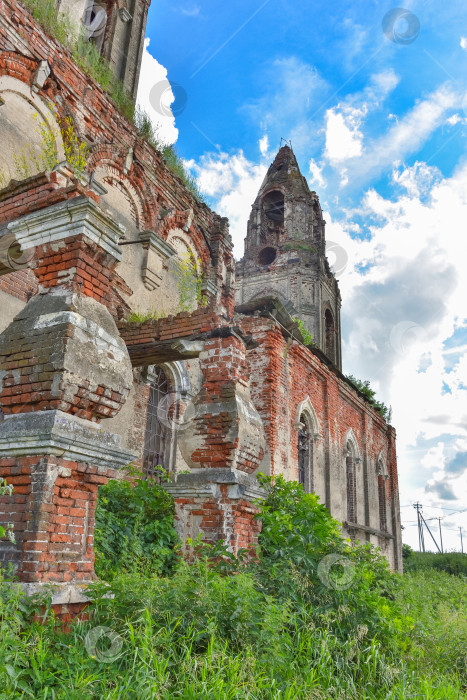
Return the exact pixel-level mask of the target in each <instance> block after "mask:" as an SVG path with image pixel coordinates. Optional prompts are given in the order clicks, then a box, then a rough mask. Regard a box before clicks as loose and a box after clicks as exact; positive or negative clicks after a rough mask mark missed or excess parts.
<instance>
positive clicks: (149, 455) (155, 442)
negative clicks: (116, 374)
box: [143, 367, 173, 477]
mask: <svg viewBox="0 0 467 700" xmlns="http://www.w3.org/2000/svg"><path fill="white" fill-rule="evenodd" d="M171 393H172V392H171V388H170V384H169V381H168V379H167V377H166V375H165V373H164V371H163V370H162V369H161V368H160V367H155V372H154V379H153V381H152V382H151V385H150V392H149V401H148V412H147V418H146V434H145V439H144V453H143V471H144V473H145V474H146V476H148V477H150V476H154V475H155V474H157V467H159V466H160V467H163V468H164V469H165V470H166V471H170V469H171V468H172V463H171V462H172V454H173V450H172V444H173V429H172V426H171V422H170V421H169V420H168V419H167V417H168V416H167V410H166V409H167V404H168V403H169V400H168V397H169V395H170V394H171Z"/></svg>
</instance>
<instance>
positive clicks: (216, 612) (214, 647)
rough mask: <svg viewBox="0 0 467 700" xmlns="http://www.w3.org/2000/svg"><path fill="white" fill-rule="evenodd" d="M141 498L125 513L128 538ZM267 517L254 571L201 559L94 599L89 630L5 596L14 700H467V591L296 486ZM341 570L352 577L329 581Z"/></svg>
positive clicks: (283, 488)
mask: <svg viewBox="0 0 467 700" xmlns="http://www.w3.org/2000/svg"><path fill="white" fill-rule="evenodd" d="M263 484H264V485H266V487H268V482H267V480H263ZM112 488H113V487H112ZM103 494H105V495H104V497H105V498H108V489H103V490H101V498H102V496H103ZM129 496H130V495H129V493H126V494H125V499H124V501H125V502H124V507H122V505H121V499H120V496H119V497H118V498H117V500H114V501H113V503H112V505H111V508H112V510H113V512H114V513H115V515H116V516H117V517H118V518H120V524H119V526H118V527H120V528H122V529H125V522H126V521H125V512H126V513H132V508H131V498H130V497H129ZM136 497H137V498H140V494H136ZM166 505H167V504H163V508H162V510H164V509H165V508H166ZM260 517H261V520H262V521H263V531H262V534H261V538H260V546H259V550H258V553H257V559H256V561H253V562H252V561H250V562H249V563H248V561H247V560H246V559H245V558H244V557H243V558H242V557H240V559H238V560H236V559H235V558H233V557H232V556H231V555H229V553H228V552H226V551H225V549H223V547H222V546H221V545H218V546H217V547H216V548H214V549H212V548H209V547H207V546H205V545H204V546H203V545H201V544H200V543H194V545H193V552H196V553H197V558H195V559H194V560H192V563H191V564H190V563H188V562H187V561H183V560H182V559H181V558H178V566H176V567H175V568H174V569H173V571H172V574H171V575H169V576H166V575H164V576H155V575H153V576H142V575H141V574H138V573H134V572H133V573H131V574H126V575H117V576H113V574H112V580H111V583H110V584H103V583H98V584H95V585H93V587H92V597H93V601H94V602H93V604H92V605H91V606H90V607H89V619H88V620H86V621H81V622H75V623H74V624H73V625H72V626H71V627H70V629H69V630H68V631H66V632H64V631H63V630H61V629H60V627H59V626H57V625H55V624H54V621H53V618H52V617H51V615H50V614H47V612H46V613H45V614H44V613H43V612H42V624H40V623H39V622H38V621H35V622H34V621H32V618H31V613H33V612H34V605H36V612H37V611H39V610H40V608H39V607H38V605H39V603H38V602H37V603H34V602H31V601H27V600H26V599H25V598H24V595H23V594H22V593H21V591H20V590H19V589H18V588H15V587H14V586H13V587H12V586H11V585H8V584H6V583H3V585H0V699H2V698H16V697H18V698H19V697H23V698H27V697H29V698H43V699H45V698H55V699H57V700H61V699H63V700H65V699H66V700H81V699H82V698H96V699H97V698H107V699H110V700H117V698H118V699H120V698H129V699H130V700H131V699H134V700H152V699H153V698H158V700H159V699H161V700H169V699H172V698H187V699H192V700H212V698H215V699H216V700H223V699H225V700H231V699H234V698H245V699H247V698H248V699H249V700H271V699H272V700H284V699H286V700H295V699H296V698H303V700H308V699H311V698H313V699H322V700H329V699H339V700H370V699H374V700H406V699H407V698H416V697H420V698H429V699H430V700H443V699H446V700H449V699H452V700H454V699H456V700H465V698H466V697H467V694H466V691H467V659H466V649H467V636H466V635H467V592H466V585H465V584H466V579H465V577H461V576H459V577H456V576H450V575H449V574H447V573H445V572H438V571H418V572H415V573H413V574H408V575H405V576H404V577H400V576H396V575H393V574H390V573H389V571H388V569H387V564H386V562H385V560H383V559H382V558H381V557H380V556H379V555H378V554H377V553H376V552H374V551H371V549H369V548H368V547H365V546H357V547H351V546H350V544H349V543H348V542H344V541H343V540H342V539H341V537H340V533H339V525H338V523H337V522H336V521H335V520H333V519H332V518H331V516H330V515H329V513H328V512H327V511H326V509H325V508H324V507H323V506H321V505H320V504H319V501H318V499H317V497H316V496H314V495H306V494H304V493H303V490H302V488H301V486H299V485H298V484H296V483H293V482H292V483H290V482H289V483H287V482H284V481H283V480H281V479H278V480H277V482H276V484H275V485H274V487H272V488H270V490H269V495H268V497H267V498H266V500H265V501H264V502H263V504H262V506H261V514H260ZM130 519H133V515H132V516H131V518H130ZM99 527H100V533H101V534H100V536H104V539H105V537H107V535H105V528H106V527H107V525H104V527H103V526H102V524H101V525H100V526H99ZM98 529H99V528H98ZM110 529H112V528H110ZM112 537H113V536H111V537H110V539H108V542H112V541H113V539H112ZM115 551H116V552H117V551H118V548H117V547H116V548H115ZM329 555H338V556H339V557H340V560H341V561H344V564H345V565H344V567H343V569H341V567H340V565H339V564H338V563H336V565H335V567H334V568H333V567H331V568H330V569H326V568H325V569H324V570H323V567H322V566H321V568H320V563H321V562H322V561H323V560H324V558H325V557H328V556H329ZM349 566H350V568H349ZM349 572H350V573H351V580H350V585H347V583H349V578H348V577H349ZM343 582H344V585H343Z"/></svg>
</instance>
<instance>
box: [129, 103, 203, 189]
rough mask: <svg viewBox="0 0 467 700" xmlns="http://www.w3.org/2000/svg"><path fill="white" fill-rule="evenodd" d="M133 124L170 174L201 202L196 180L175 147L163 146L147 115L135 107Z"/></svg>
mask: <svg viewBox="0 0 467 700" xmlns="http://www.w3.org/2000/svg"><path fill="white" fill-rule="evenodd" d="M133 121H134V124H135V125H136V127H137V129H138V131H139V134H140V136H141V138H143V139H144V140H145V141H147V142H148V143H149V144H150V145H151V146H153V148H155V149H156V150H157V151H159V152H160V153H161V155H162V158H163V159H164V162H165V164H166V165H167V167H168V168H169V170H170V171H171V172H173V173H174V175H176V176H177V177H179V178H180V180H181V181H182V182H183V184H184V185H185V187H186V188H187V190H188V191H189V192H191V194H192V195H193V196H194V197H195V199H197V200H198V202H203V201H204V198H203V195H202V194H201V192H200V190H199V187H198V184H197V182H196V179H195V178H194V177H192V176H191V175H190V173H189V172H188V171H187V169H186V167H185V165H184V163H183V159H182V158H181V156H180V155H179V153H178V152H177V149H176V148H175V146H173V145H171V146H167V145H164V144H163V143H162V142H161V141H160V140H159V138H158V136H157V131H156V130H155V128H154V126H153V123H152V121H151V119H150V117H149V115H148V114H147V113H146V112H145V111H144V110H142V109H141V108H140V107H137V108H136V110H135V113H134V119H133Z"/></svg>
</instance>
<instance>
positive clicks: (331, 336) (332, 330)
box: [324, 309, 336, 362]
mask: <svg viewBox="0 0 467 700" xmlns="http://www.w3.org/2000/svg"><path fill="white" fill-rule="evenodd" d="M324 333H325V338H324V347H325V348H326V355H327V356H328V357H329V359H330V360H332V361H333V362H335V361H336V327H335V324H334V318H333V315H332V313H331V311H330V309H326V311H325V312H324Z"/></svg>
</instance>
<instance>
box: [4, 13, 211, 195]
mask: <svg viewBox="0 0 467 700" xmlns="http://www.w3.org/2000/svg"><path fill="white" fill-rule="evenodd" d="M22 2H23V4H24V5H25V6H26V7H27V8H28V9H29V10H30V12H31V13H32V15H33V16H34V18H35V19H36V20H37V21H38V22H39V24H40V25H41V26H42V27H43V28H44V29H45V31H46V32H47V33H48V34H50V35H51V36H53V37H54V38H55V39H57V41H59V42H60V43H61V44H63V45H64V46H66V47H67V48H68V49H69V50H70V51H71V53H72V54H73V58H74V60H75V61H76V63H77V64H78V65H79V67H80V68H81V69H82V70H83V71H84V72H85V73H87V74H88V75H89V76H91V78H93V79H94V80H95V81H96V82H98V83H99V85H100V86H101V87H102V89H103V90H105V91H106V92H107V93H108V95H109V97H110V98H111V99H112V100H113V101H114V102H115V105H116V107H117V109H118V110H119V111H120V112H121V113H122V114H123V115H124V116H125V117H126V118H127V119H128V120H129V121H131V122H133V124H134V125H135V126H136V128H137V129H138V131H139V133H140V135H141V137H142V138H144V139H145V140H146V141H147V142H148V143H149V144H150V145H151V146H153V147H154V148H155V149H156V150H158V151H159V152H160V153H161V155H162V157H163V159H164V162H165V164H166V165H167V167H168V169H169V170H170V171H171V172H173V173H174V174H175V175H176V176H177V177H179V178H180V179H181V180H182V182H183V184H184V185H185V187H186V188H187V190H188V191H189V192H191V194H193V196H194V197H195V198H196V199H197V200H198V201H199V202H203V201H204V200H203V196H202V194H201V193H200V191H199V188H198V185H197V183H196V180H195V179H194V178H193V177H192V176H191V175H190V174H189V172H188V171H187V169H186V168H185V165H184V163H183V159H182V158H181V156H180V155H179V153H178V152H177V149H176V148H175V146H167V145H164V144H163V143H161V142H160V140H159V139H158V137H157V133H156V131H155V130H154V127H153V125H152V122H151V120H150V119H149V117H148V116H147V115H146V114H145V113H144V112H142V111H141V110H138V109H136V108H135V105H134V103H133V100H132V98H131V96H130V95H129V94H128V93H127V92H126V91H125V89H124V87H123V83H122V82H121V81H120V80H117V79H116V78H115V77H114V75H113V73H112V70H111V68H110V65H109V63H108V61H106V60H105V58H103V56H101V54H100V53H99V51H98V49H97V48H96V46H95V45H94V44H93V43H92V42H90V41H85V40H84V39H83V38H82V37H81V36H78V35H77V32H76V29H75V28H74V27H73V25H72V23H71V21H70V18H69V16H68V15H67V14H65V13H63V12H62V13H58V12H57V10H56V3H55V2H54V0H22ZM0 186H1V181H0Z"/></svg>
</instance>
